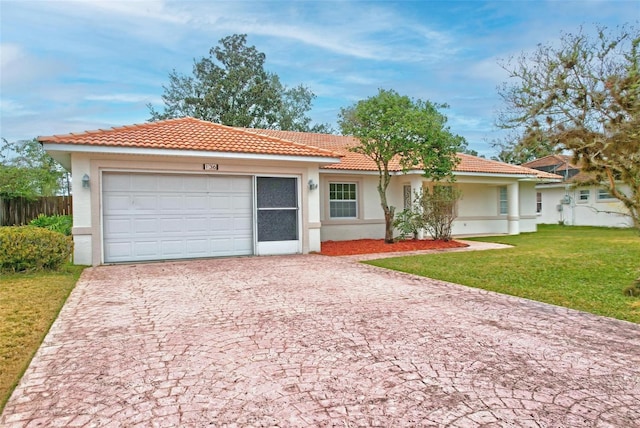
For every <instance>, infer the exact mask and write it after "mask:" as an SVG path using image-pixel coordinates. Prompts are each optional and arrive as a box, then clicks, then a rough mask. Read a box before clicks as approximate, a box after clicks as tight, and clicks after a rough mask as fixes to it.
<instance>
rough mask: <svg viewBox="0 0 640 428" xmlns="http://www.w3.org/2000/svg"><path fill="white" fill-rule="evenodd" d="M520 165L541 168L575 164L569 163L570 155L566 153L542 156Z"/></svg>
mask: <svg viewBox="0 0 640 428" xmlns="http://www.w3.org/2000/svg"><path fill="white" fill-rule="evenodd" d="M522 166H525V167H527V168H533V169H536V168H543V167H548V166H558V167H565V168H566V166H569V167H574V168H577V167H576V166H575V165H573V164H572V163H571V156H567V155H549V156H545V157H542V158H538V159H534V160H532V161H531V162H526V163H523V164H522Z"/></svg>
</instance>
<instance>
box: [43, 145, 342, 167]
mask: <svg viewBox="0 0 640 428" xmlns="http://www.w3.org/2000/svg"><path fill="white" fill-rule="evenodd" d="M43 148H44V149H45V150H46V151H55V152H67V153H100V154H116V155H147V156H177V157H186V158H194V157H199V158H217V159H248V160H279V161H290V162H313V163H326V164H332V163H339V162H340V158H337V157H335V158H334V157H320V156H292V155H267V154H258V153H236V152H210V151H206V150H175V149H151V148H144V147H105V146H87V145H75V144H57V143H43Z"/></svg>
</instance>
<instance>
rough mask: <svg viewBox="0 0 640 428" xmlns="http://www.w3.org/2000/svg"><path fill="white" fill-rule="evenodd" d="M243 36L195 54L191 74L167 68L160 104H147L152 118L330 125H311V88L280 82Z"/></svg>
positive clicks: (243, 124)
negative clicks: (157, 107) (197, 56)
mask: <svg viewBox="0 0 640 428" xmlns="http://www.w3.org/2000/svg"><path fill="white" fill-rule="evenodd" d="M246 42H247V35H246V34H234V35H232V36H228V37H225V38H223V39H220V41H219V46H215V47H213V48H211V49H210V50H209V57H203V58H201V59H200V60H199V61H195V60H194V65H193V75H192V76H186V75H182V74H180V73H178V72H177V71H176V70H173V71H172V72H171V73H169V84H168V86H164V85H163V89H164V94H163V95H162V100H163V101H164V104H165V106H164V110H163V111H161V112H160V111H156V110H155V109H154V107H153V106H152V105H151V104H148V105H147V107H148V108H149V112H150V114H151V119H150V120H151V121H155V120H162V119H170V118H176V117H184V116H192V117H195V118H198V119H203V120H208V121H210V122H216V123H221V124H223V125H228V126H238V127H246V128H266V129H282V130H293V131H309V130H311V129H317V130H321V131H326V130H330V129H331V128H330V126H328V125H316V128H311V127H310V123H311V119H310V118H309V117H308V116H307V113H308V112H309V111H310V110H311V103H312V101H313V99H314V98H315V95H314V94H313V92H311V91H310V90H309V88H307V87H305V86H303V85H298V86H296V87H294V88H288V87H286V86H284V85H283V84H282V83H281V82H280V79H279V78H278V76H277V75H276V74H273V73H270V72H268V71H266V70H265V69H264V63H265V59H266V56H265V54H264V53H262V52H259V51H258V50H257V49H256V47H255V46H247V45H246Z"/></svg>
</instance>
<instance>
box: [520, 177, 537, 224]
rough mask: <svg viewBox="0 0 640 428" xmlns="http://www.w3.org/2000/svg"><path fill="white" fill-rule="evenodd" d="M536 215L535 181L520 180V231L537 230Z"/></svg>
mask: <svg viewBox="0 0 640 428" xmlns="http://www.w3.org/2000/svg"><path fill="white" fill-rule="evenodd" d="M537 220H538V216H537V215H536V183H535V182H532V181H521V182H520V233H525V232H535V231H536V230H538V228H537V224H538V222H537Z"/></svg>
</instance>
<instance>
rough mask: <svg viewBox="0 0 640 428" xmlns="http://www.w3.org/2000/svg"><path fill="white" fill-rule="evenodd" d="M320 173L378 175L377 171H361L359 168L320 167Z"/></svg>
mask: <svg viewBox="0 0 640 428" xmlns="http://www.w3.org/2000/svg"><path fill="white" fill-rule="evenodd" d="M334 163H336V162H334ZM320 174H345V175H378V171H363V170H361V169H330V168H322V167H320Z"/></svg>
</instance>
